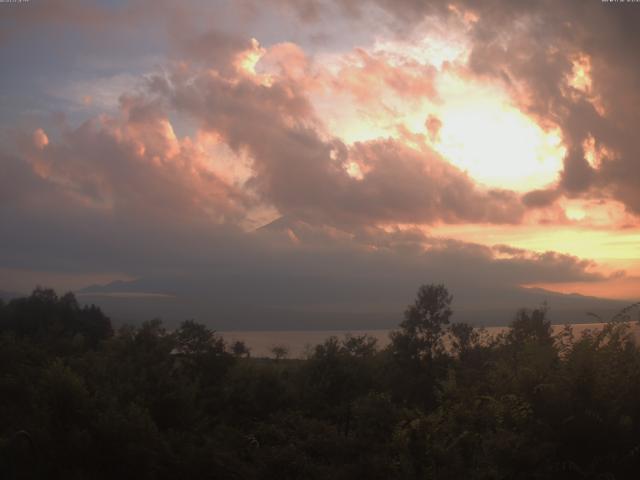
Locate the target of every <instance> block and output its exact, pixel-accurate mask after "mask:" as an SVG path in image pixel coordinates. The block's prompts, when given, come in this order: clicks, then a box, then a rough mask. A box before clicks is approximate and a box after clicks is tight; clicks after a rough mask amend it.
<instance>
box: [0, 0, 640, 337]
mask: <svg viewBox="0 0 640 480" xmlns="http://www.w3.org/2000/svg"><path fill="white" fill-rule="evenodd" d="M638 25H640V3H633V2H603V1H601V0H580V1H578V0H576V1H570V0H567V1H557V0H555V1H546V0H542V1H506V0H503V1H499V0H479V1H471V0H458V1H456V0H451V1H432V2H426V1H420V0H370V1H359V0H226V1H225V0H219V1H214V2H207V1H200V0H188V1H181V2H174V1H168V0H133V1H130V2H125V1H120V0H110V1H107V0H88V1H80V0H48V1H47V0H42V1H39V0H30V1H23V2H21V3H0V62H1V65H2V75H0V167H1V173H0V220H1V225H2V227H1V228H2V235H0V289H1V290H4V291H8V292H25V291H30V290H31V289H32V288H33V287H34V286H35V285H36V284H42V285H47V286H52V287H55V288H57V289H58V290H66V289H73V290H76V291H78V292H79V294H80V295H81V297H82V295H89V294H90V293H92V294H93V295H94V297H92V299H93V298H99V297H101V296H102V298H104V299H108V300H109V302H114V299H116V298H118V299H120V300H121V303H120V304H118V305H115V304H114V305H115V306H114V307H113V308H114V309H115V311H118V312H121V311H122V312H124V311H128V312H134V313H135V312H138V313H140V314H143V315H147V314H149V315H151V314H154V315H162V314H163V313H164V314H166V315H167V316H169V317H170V316H171V315H175V316H176V317H179V316H185V315H187V316H191V315H193V316H198V317H200V318H202V317H206V318H211V319H214V321H215V319H216V318H218V317H220V316H221V317H224V318H225V319H226V320H225V321H223V322H222V323H221V325H224V326H225V328H232V327H234V326H247V327H251V328H258V327H265V328H266V327H269V326H270V325H275V324H276V323H277V321H276V320H275V319H277V318H285V317H286V318H290V319H291V320H290V321H288V323H287V325H291V324H295V322H296V321H297V320H296V319H297V318H314V319H316V320H314V322H315V323H314V325H316V326H317V325H321V324H322V321H323V320H322V319H323V318H327V319H328V318H331V319H333V320H331V322H332V323H331V322H329V320H327V321H328V322H329V323H331V327H333V328H335V326H336V325H338V326H340V322H341V321H342V320H341V319H347V318H353V316H354V315H360V316H361V317H362V318H366V317H367V315H370V314H371V313H372V312H376V314H379V315H383V316H384V315H392V312H397V313H398V315H401V312H402V308H403V307H404V305H406V303H407V301H409V300H410V299H411V297H412V296H413V294H414V293H415V290H416V289H417V287H418V285H419V284H421V283H431V282H437V283H440V282H442V283H445V284H446V285H447V286H449V288H450V289H451V290H452V292H453V294H454V297H455V298H456V299H458V300H459V301H460V303H461V305H464V308H466V309H467V310H468V311H469V312H476V313H474V315H475V314H477V312H482V311H489V310H491V309H492V308H494V307H496V308H497V307H499V306H504V309H505V310H507V309H513V308H514V306H516V305H521V306H532V305H530V304H528V303H530V302H534V301H535V302H537V301H542V300H548V301H549V303H550V304H551V309H552V311H553V309H554V301H556V300H554V299H560V300H557V301H559V302H560V304H561V305H564V303H562V302H568V301H569V300H568V299H571V298H576V297H575V296H574V297H566V298H564V297H562V296H553V295H552V296H551V297H549V298H546V297H545V296H544V295H541V294H540V293H539V292H540V290H537V289H530V288H523V287H537V288H542V289H545V290H548V291H552V292H559V293H567V294H568V293H579V294H582V295H587V296H595V297H601V298H607V299H617V300H621V301H624V302H627V303H628V302H631V301H637V300H640V188H639V187H640V134H639V130H638V126H639V125H640V110H639V107H640V55H639V54H638V52H639V51H640V29H639V28H638ZM90 285H100V286H102V287H97V286H96V287H93V288H92V289H88V290H83V289H84V288H85V287H88V286H90ZM528 292H532V293H531V295H529V293H528ZM533 293H535V295H533ZM133 299H136V300H139V301H140V302H142V303H136V302H134V301H133ZM522 303H524V304H522ZM142 304H144V308H143V307H139V306H140V305H142ZM498 304H500V305H498ZM109 305H111V303H109ZM189 305H192V306H193V307H190V306H189ZM138 307H139V309H138V310H136V308H138ZM582 307H583V304H580V308H582ZM190 308H192V309H190ZM561 308H562V307H561ZM561 308H560V309H561ZM584 308H586V307H584ZM127 309H129V310H127ZM240 311H241V313H242V316H243V318H249V317H250V318H252V319H253V320H251V321H247V322H245V323H242V322H240V323H238V324H237V325H236V323H234V322H236V320H235V319H236V318H237V317H236V316H234V314H231V313H229V312H235V314H239V313H238V312H240ZM108 313H109V312H108ZM130 314H131V315H133V313H130ZM478 315H480V314H478ZM481 316H482V315H480V317H481ZM300 321H302V320H300ZM344 321H345V322H346V323H345V325H346V324H347V323H348V320H344ZM225 322H226V323H225ZM269 322H272V323H271V324H269ZM273 322H275V323H273Z"/></svg>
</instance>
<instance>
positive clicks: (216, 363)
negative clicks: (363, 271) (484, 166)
mask: <svg viewBox="0 0 640 480" xmlns="http://www.w3.org/2000/svg"><path fill="white" fill-rule="evenodd" d="M451 301H452V298H451V296H450V295H449V293H448V292H447V290H446V289H445V288H444V287H443V286H441V285H425V286H422V287H421V288H420V289H419V291H418V295H417V298H416V300H415V303H414V304H412V305H410V306H409V307H408V308H407V310H406V312H405V317H404V321H403V322H402V323H401V324H400V326H399V329H398V330H397V331H395V332H394V333H393V334H392V342H391V344H390V345H389V347H388V348H385V349H384V350H381V351H379V350H378V349H376V344H375V340H374V339H372V338H370V337H367V336H363V337H353V336H347V337H345V338H342V339H338V338H335V337H332V338H329V339H327V340H326V341H325V342H324V343H323V344H321V345H317V346H316V347H315V350H314V351H313V352H312V354H311V355H310V356H309V358H308V359H306V360H286V359H283V358H282V355H279V356H277V357H278V358H277V359H253V358H250V357H249V355H248V353H249V352H248V351H247V349H246V348H245V347H244V345H243V344H241V343H236V344H234V345H227V344H226V343H225V342H224V340H223V339H222V338H220V337H218V336H216V335H215V333H214V332H212V331H211V330H209V329H208V328H207V327H205V326H203V325H200V324H198V323H196V322H193V321H186V322H184V323H183V324H182V325H181V326H180V328H179V329H177V330H175V331H173V332H168V331H167V330H165V329H164V328H163V326H162V323H161V322H160V321H158V320H153V321H149V322H146V323H144V324H142V325H141V326H139V327H131V326H126V327H122V328H120V329H119V330H118V331H116V332H113V331H112V328H111V323H110V321H109V319H108V318H107V317H106V316H105V315H104V314H103V313H102V312H101V311H100V309H98V308H96V307H80V306H79V305H78V303H77V302H76V299H75V298H74V297H73V295H71V294H67V295H64V296H62V297H58V296H57V295H56V294H55V293H54V292H53V291H51V290H44V289H37V290H35V291H34V292H33V294H32V295H31V296H30V297H28V298H21V299H16V300H12V301H10V302H9V303H7V304H3V303H1V302H0V357H1V358H0V476H1V477H2V478H51V479H56V478H64V479H76V478H77V479H80V478H82V479H87V478H92V479H107V478H136V479H175V478H193V479H198V478H217V479H243V480H245V479H327V478H331V479H333V480H338V479H370V480H373V479H423V478H425V479H426V478H436V479H440V478H441V479H449V478H451V479H458V478H460V479H462V478H464V479H499V478H505V479H506V478H509V479H516V478H518V479H519V478H522V479H546V478H563V479H582V478H593V479H595V478H636V477H637V474H638V472H639V471H640V349H639V348H638V347H637V346H636V345H635V343H634V341H633V339H632V337H631V335H630V334H629V331H628V322H625V320H628V318H626V314H627V313H628V312H622V314H621V315H620V316H619V317H618V318H617V319H615V320H614V321H611V322H610V323H609V324H607V326H606V327H605V328H604V329H602V330H600V331H597V332H587V333H586V334H584V335H582V336H580V337H579V338H574V336H573V335H572V332H571V329H570V328H569V327H567V328H566V329H565V330H564V331H563V333H562V334H561V335H558V336H555V337H554V336H553V335H552V332H551V327H550V322H549V320H548V318H547V317H548V316H547V312H546V309H544V308H541V309H534V310H521V311H519V312H517V313H516V315H515V317H514V319H513V322H512V323H511V326H510V328H509V329H508V331H506V332H505V333H504V334H501V335H500V336H498V337H494V338H489V337H486V336H483V335H482V334H481V332H478V331H476V330H474V329H473V328H471V327H470V326H468V325H465V324H455V323H454V324H450V323H449V319H450V317H451V313H452V312H451V308H450V307H451ZM445 340H446V341H445ZM445 343H446V345H447V348H445V346H444V345H445Z"/></svg>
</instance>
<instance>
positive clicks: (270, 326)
mask: <svg viewBox="0 0 640 480" xmlns="http://www.w3.org/2000/svg"><path fill="white" fill-rule="evenodd" d="M292 281H295V280H292ZM300 281H301V282H302V281H304V279H300ZM318 288H322V287H321V286H318V285H314V286H313V288H311V289H312V290H313V289H318ZM287 291H288V290H287V288H286V285H283V284H282V283H278V282H273V283H271V284H269V283H268V282H264V283H263V282H259V281H257V280H255V279H254V281H253V283H252V282H251V279H245V278H225V277H220V276H217V275H210V276H208V277H207V278H191V279H185V278H170V277H164V278H150V279H138V280H133V281H128V282H123V281H118V282H113V283H110V284H107V285H102V286H98V285H94V286H91V287H88V288H85V289H82V290H80V291H78V292H77V293H78V298H79V300H80V301H81V302H84V303H95V304H97V305H99V306H100V307H102V308H103V310H105V312H106V313H107V314H108V315H110V316H111V317H112V319H113V320H114V321H116V322H137V321H142V320H146V319H151V318H155V317H160V318H162V319H163V320H165V321H167V322H168V323H172V322H179V321H181V320H184V319H188V318H194V319H196V320H198V321H200V322H203V323H207V324H208V325H210V326H212V327H213V328H216V329H219V330H281V329H282V330H325V329H373V328H393V327H395V326H396V325H397V324H398V323H399V322H400V321H401V319H402V314H403V312H404V309H405V307H406V305H407V304H408V302H409V301H410V300H411V296H412V295H413V294H414V293H415V292H414V288H407V292H406V293H407V294H406V299H405V298H402V297H401V296H397V298H395V299H394V298H384V301H380V300H377V299H376V294H377V292H371V296H370V298H359V299H356V300H355V301H350V300H349V299H348V298H342V297H340V295H339V292H337V291H333V292H329V294H324V295H323V299H322V300H324V303H320V302H318V301H314V299H313V298H312V297H309V295H306V294H304V292H303V294H301V295H300V297H299V298H293V297H292V298H287ZM452 291H453V292H454V304H453V309H454V317H453V320H454V321H464V322H468V323H471V324H474V325H486V326H495V325H506V324H507V323H508V322H509V321H510V320H511V319H512V318H513V316H514V314H515V312H516V311H517V310H518V309H519V308H522V307H527V308H531V307H537V306H540V305H541V304H542V303H544V302H546V303H547V304H548V306H549V308H550V318H551V320H552V322H553V323H586V322H593V321H597V320H596V318H594V317H592V316H589V315H588V313H589V312H591V313H594V314H596V315H599V316H600V317H602V318H605V319H607V318H610V317H611V316H612V315H614V314H615V313H616V312H617V311H619V310H620V309H621V308H623V307H624V306H626V305H627V304H626V303H625V302H620V301H615V300H608V299H601V298H596V297H588V296H583V295H578V294H569V295H566V294H562V293H557V292H551V291H547V290H543V289H540V288H518V287H517V288H512V289H509V290H505V289H491V288H484V289H480V288H479V289H478V291H475V292H469V291H464V290H461V289H457V290H456V289H455V288H454V289H453V290H452ZM328 297H333V299H332V298H328ZM331 300H333V301H331Z"/></svg>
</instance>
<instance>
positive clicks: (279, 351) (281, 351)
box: [271, 345, 289, 361]
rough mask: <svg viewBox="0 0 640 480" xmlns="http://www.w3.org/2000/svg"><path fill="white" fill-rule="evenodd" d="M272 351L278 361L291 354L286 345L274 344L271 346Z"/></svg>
mask: <svg viewBox="0 0 640 480" xmlns="http://www.w3.org/2000/svg"><path fill="white" fill-rule="evenodd" d="M271 353H272V354H273V356H274V357H275V359H276V361H279V360H281V359H283V358H287V357H288V356H289V349H288V348H287V347H286V346H284V345H274V346H273V347H271Z"/></svg>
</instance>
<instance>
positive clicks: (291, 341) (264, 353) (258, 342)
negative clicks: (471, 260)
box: [217, 322, 640, 358]
mask: <svg viewBox="0 0 640 480" xmlns="http://www.w3.org/2000/svg"><path fill="white" fill-rule="evenodd" d="M603 325H604V324H603V323H574V324H573V325H572V327H573V333H574V335H575V336H576V337H579V336H580V335H581V334H582V333H583V332H585V331H587V330H597V329H600V328H602V326H603ZM506 328H507V327H485V328H484V330H485V331H486V333H487V334H488V335H496V334H498V333H500V332H503V331H504V330H506ZM563 328H564V325H553V331H554V333H559V332H560V331H561V330H562V329H563ZM631 329H632V331H633V333H634V336H635V338H636V340H638V339H640V327H639V326H638V324H637V323H636V322H632V323H631ZM390 332H391V330H390V329H384V330H284V331H230V332H229V331H227V332H217V333H218V334H219V335H222V336H223V337H224V339H225V341H226V342H227V343H232V342H234V341H236V340H242V341H243V342H244V343H245V344H246V345H247V347H249V349H250V350H251V356H252V357H271V356H273V355H272V353H271V349H272V348H273V347H274V346H284V347H286V348H287V349H288V351H289V355H288V357H289V358H304V357H305V356H306V355H307V353H310V352H312V350H313V347H314V346H315V345H318V344H320V343H322V342H324V341H325V340H326V339H327V338H329V337H330V336H336V337H338V338H342V337H344V336H345V335H346V334H349V333H350V334H352V335H364V334H368V335H371V336H372V337H374V338H376V339H377V340H378V348H384V347H386V346H387V345H388V344H389V333H390Z"/></svg>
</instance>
